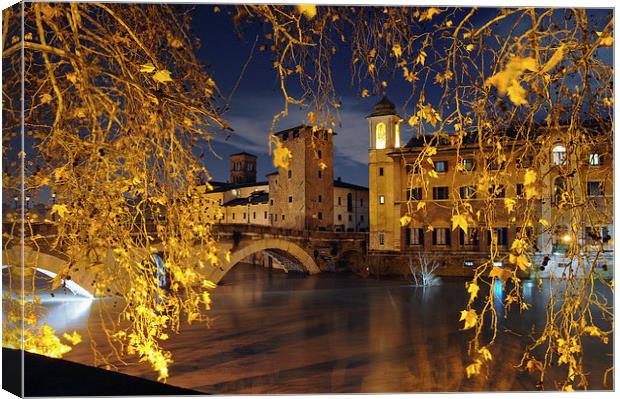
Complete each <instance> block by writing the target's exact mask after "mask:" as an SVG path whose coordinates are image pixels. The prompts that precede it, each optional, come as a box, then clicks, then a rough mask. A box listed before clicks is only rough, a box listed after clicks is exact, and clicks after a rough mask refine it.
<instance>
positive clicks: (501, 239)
mask: <svg viewBox="0 0 620 399" xmlns="http://www.w3.org/2000/svg"><path fill="white" fill-rule="evenodd" d="M493 236H495V237H497V245H498V246H506V245H508V227H498V228H496V229H493V235H491V231H490V230H487V242H488V244H489V245H491V244H492V239H493Z"/></svg>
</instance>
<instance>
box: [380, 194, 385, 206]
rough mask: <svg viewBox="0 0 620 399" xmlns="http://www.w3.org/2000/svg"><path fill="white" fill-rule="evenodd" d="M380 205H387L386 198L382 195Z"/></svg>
mask: <svg viewBox="0 0 620 399" xmlns="http://www.w3.org/2000/svg"><path fill="white" fill-rule="evenodd" d="M379 203H380V204H381V205H383V204H385V197H384V196H383V195H380V196H379Z"/></svg>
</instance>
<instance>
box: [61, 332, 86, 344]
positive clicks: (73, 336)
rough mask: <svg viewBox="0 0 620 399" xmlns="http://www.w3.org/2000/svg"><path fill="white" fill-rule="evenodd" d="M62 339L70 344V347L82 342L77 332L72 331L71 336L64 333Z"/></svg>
mask: <svg viewBox="0 0 620 399" xmlns="http://www.w3.org/2000/svg"><path fill="white" fill-rule="evenodd" d="M62 337H63V338H64V339H66V340H67V341H69V342H71V344H72V345H77V344H79V343H80V342H82V337H81V336H80V334H78V332H77V331H73V333H71V334H67V333H64V334H63V335H62Z"/></svg>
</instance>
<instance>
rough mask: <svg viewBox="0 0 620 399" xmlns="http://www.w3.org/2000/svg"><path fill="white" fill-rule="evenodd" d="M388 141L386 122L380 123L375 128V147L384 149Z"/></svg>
mask: <svg viewBox="0 0 620 399" xmlns="http://www.w3.org/2000/svg"><path fill="white" fill-rule="evenodd" d="M386 141H387V134H386V130H385V123H383V122H381V123H378V124H377V127H376V128H375V148H376V149H377V150H383V149H384V148H385V144H386Z"/></svg>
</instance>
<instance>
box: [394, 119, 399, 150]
mask: <svg viewBox="0 0 620 399" xmlns="http://www.w3.org/2000/svg"><path fill="white" fill-rule="evenodd" d="M394 148H400V125H399V124H398V123H397V124H396V125H395V126H394Z"/></svg>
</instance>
